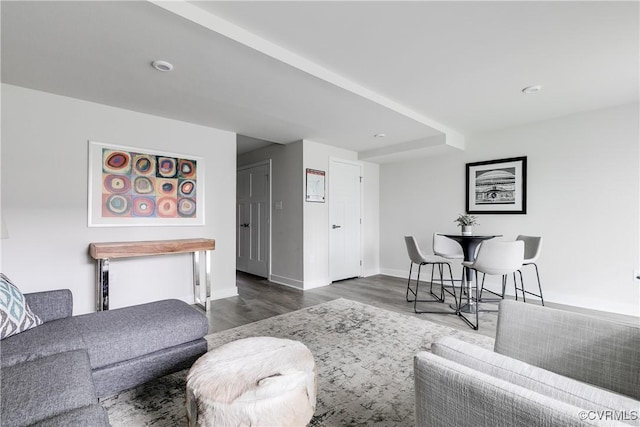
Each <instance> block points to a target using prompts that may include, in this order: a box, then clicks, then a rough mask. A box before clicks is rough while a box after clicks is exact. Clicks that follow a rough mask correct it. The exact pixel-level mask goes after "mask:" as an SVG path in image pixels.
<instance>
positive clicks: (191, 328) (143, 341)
mask: <svg viewBox="0 0 640 427" xmlns="http://www.w3.org/2000/svg"><path fill="white" fill-rule="evenodd" d="M75 319H76V321H77V323H76V326H77V327H78V330H79V331H80V334H81V335H82V339H83V340H84V342H85V343H86V346H87V351H88V352H89V359H90V360H91V367H92V368H93V369H97V368H102V367H104V366H108V365H111V364H113V363H118V362H121V361H123V360H129V359H135V358H137V357H140V356H143V355H145V354H149V353H154V352H156V351H159V350H163V349H166V348H170V347H174V346H177V345H180V344H184V343H187V342H190V341H193V340H197V339H199V338H202V337H204V336H205V335H206V334H207V332H208V330H209V324H208V321H207V317H206V316H205V315H204V314H202V313H201V312H200V311H198V310H197V309H195V308H193V307H191V306H190V305H189V304H187V303H185V302H183V301H179V300H163V301H157V302H152V303H148V304H142V305H137V306H133V307H125V308H119V309H116V310H108V311H100V312H97V313H91V314H85V315H82V316H77V317H75Z"/></svg>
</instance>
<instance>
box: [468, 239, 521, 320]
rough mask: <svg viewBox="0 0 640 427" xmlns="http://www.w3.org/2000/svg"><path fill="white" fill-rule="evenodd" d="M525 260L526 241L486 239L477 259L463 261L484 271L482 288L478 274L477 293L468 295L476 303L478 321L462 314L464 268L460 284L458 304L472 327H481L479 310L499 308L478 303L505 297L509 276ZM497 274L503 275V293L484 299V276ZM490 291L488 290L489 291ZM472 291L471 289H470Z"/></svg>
mask: <svg viewBox="0 0 640 427" xmlns="http://www.w3.org/2000/svg"><path fill="white" fill-rule="evenodd" d="M523 262H524V242H523V241H521V240H517V241H513V242H501V241H495V240H486V241H484V242H482V244H481V245H480V248H479V249H478V253H477V255H476V259H475V261H473V262H471V261H463V262H462V265H463V266H464V267H468V268H471V269H473V270H475V271H476V272H477V273H483V276H482V284H483V286H482V289H481V290H480V291H479V290H478V280H477V274H476V280H475V293H474V294H470V295H468V297H467V298H469V300H470V301H471V303H472V304H475V310H473V311H474V312H475V318H476V321H475V323H473V322H472V321H471V320H469V319H468V318H467V317H465V315H464V314H462V309H461V307H462V288H463V287H464V285H465V280H464V279H465V274H466V273H465V271H466V269H463V270H462V278H463V280H462V282H461V284H460V302H459V304H458V307H459V315H460V317H462V319H463V320H464V321H465V322H466V323H467V324H468V325H469V326H470V327H471V328H472V329H476V330H477V329H478V327H479V318H478V312H479V311H497V310H484V309H483V310H481V309H480V307H479V305H478V303H480V302H493V301H499V299H502V298H504V291H505V288H506V286H507V276H508V275H510V274H514V273H515V272H517V271H518V270H520V268H522V263H523ZM487 274H488V275H495V276H502V294H501V295H500V294H497V295H498V296H499V297H500V298H499V299H493V300H489V299H484V298H482V291H483V290H484V277H485V275H487ZM513 280H514V286H516V285H515V275H514V278H513ZM487 292H488V291H487ZM469 293H471V290H470V291H469Z"/></svg>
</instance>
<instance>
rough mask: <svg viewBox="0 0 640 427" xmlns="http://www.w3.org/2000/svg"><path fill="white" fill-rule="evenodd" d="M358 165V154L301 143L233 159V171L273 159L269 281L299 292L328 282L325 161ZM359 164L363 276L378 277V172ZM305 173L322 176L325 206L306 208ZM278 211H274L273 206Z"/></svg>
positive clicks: (374, 167) (256, 151)
mask: <svg viewBox="0 0 640 427" xmlns="http://www.w3.org/2000/svg"><path fill="white" fill-rule="evenodd" d="M331 158H338V159H344V160H351V161H356V160H357V153H355V152H353V151H349V150H344V149H340V148H336V147H332V146H329V145H325V144H320V143H317V142H314V141H309V140H304V141H298V142H296V143H293V144H288V145H272V146H270V147H266V148H263V149H259V150H255V151H251V152H249V153H245V154H242V155H240V156H239V157H238V166H243V165H249V164H252V163H256V162H259V161H263V160H267V159H272V162H273V166H272V173H273V177H272V181H271V183H272V193H273V194H272V200H273V204H272V207H271V208H272V218H273V220H272V244H271V280H272V281H274V282H277V283H282V284H286V285H289V286H294V287H297V288H300V289H312V288H315V287H319V286H326V285H328V284H329V283H331V279H330V275H329V228H328V227H329V203H330V198H331V195H330V194H329V185H328V183H329V181H328V180H329V179H331V176H330V175H329V161H330V159H331ZM362 163H363V165H364V168H363V171H364V195H363V203H364V212H363V233H364V236H363V240H364V258H363V274H365V275H372V274H377V273H379V269H380V264H379V262H380V254H379V249H378V244H379V222H378V221H379V218H378V205H379V181H378V178H379V167H378V165H376V164H372V163H366V162H362ZM307 168H311V169H319V170H323V171H325V172H327V182H326V189H327V199H326V203H306V202H305V201H304V198H305V171H306V169H307ZM278 201H281V202H282V209H281V210H277V209H275V207H274V205H275V204H276V202H278Z"/></svg>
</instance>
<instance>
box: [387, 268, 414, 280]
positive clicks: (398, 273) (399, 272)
mask: <svg viewBox="0 0 640 427" xmlns="http://www.w3.org/2000/svg"><path fill="white" fill-rule="evenodd" d="M380 274H384V275H385V276H391V277H401V278H403V279H406V278H407V276H408V274H409V271H408V270H394V269H391V268H381V269H380ZM416 274H417V273H416Z"/></svg>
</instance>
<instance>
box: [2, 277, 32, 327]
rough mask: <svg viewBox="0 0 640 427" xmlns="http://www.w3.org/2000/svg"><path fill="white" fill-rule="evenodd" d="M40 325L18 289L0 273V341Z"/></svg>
mask: <svg viewBox="0 0 640 427" xmlns="http://www.w3.org/2000/svg"><path fill="white" fill-rule="evenodd" d="M41 324H42V320H40V318H39V317H38V316H36V315H35V314H33V312H32V311H31V309H30V308H29V305H28V304H27V301H26V300H25V298H24V295H22V292H20V289H18V288H17V286H16V285H14V284H13V283H11V280H9V278H8V277H7V276H5V275H4V274H2V273H0V340H3V339H5V338H7V337H10V336H11V335H15V334H18V333H20V332H23V331H26V330H27V329H31V328H34V327H36V326H38V325H41Z"/></svg>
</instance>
